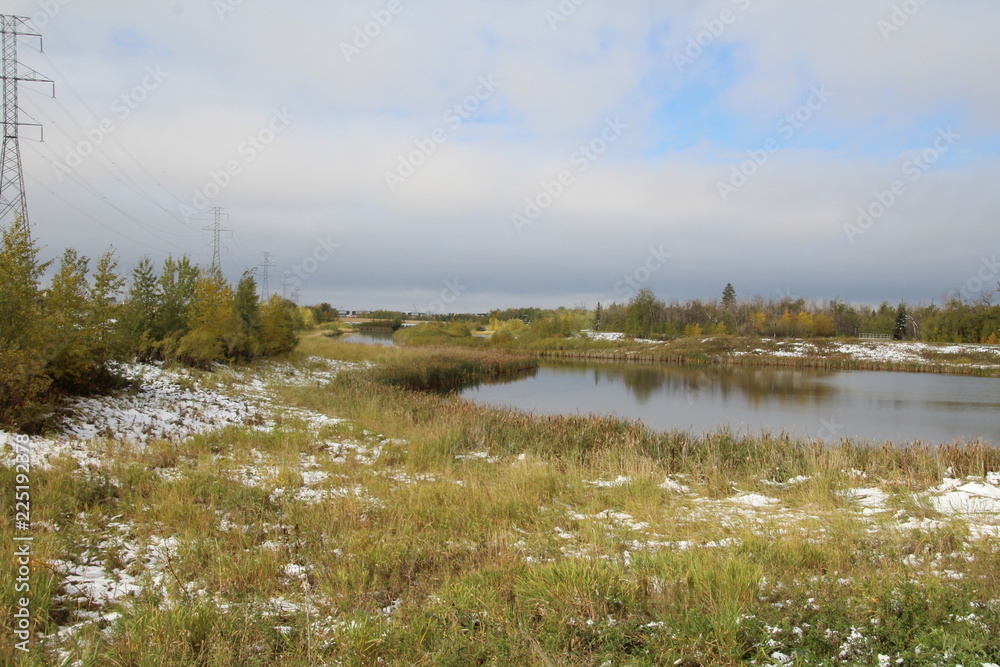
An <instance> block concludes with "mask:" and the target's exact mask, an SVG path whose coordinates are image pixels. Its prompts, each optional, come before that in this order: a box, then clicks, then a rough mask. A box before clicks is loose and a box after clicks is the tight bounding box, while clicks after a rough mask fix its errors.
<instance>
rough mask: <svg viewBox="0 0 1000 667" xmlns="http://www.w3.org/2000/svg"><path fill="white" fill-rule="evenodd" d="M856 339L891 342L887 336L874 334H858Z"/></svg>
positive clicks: (889, 336) (890, 338) (890, 337)
mask: <svg viewBox="0 0 1000 667" xmlns="http://www.w3.org/2000/svg"><path fill="white" fill-rule="evenodd" d="M858 338H860V339H861V340H892V336H891V335H889V334H876V333H863V334H858Z"/></svg>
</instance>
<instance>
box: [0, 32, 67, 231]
mask: <svg viewBox="0 0 1000 667" xmlns="http://www.w3.org/2000/svg"><path fill="white" fill-rule="evenodd" d="M27 21H28V19H27V18H26V17H23V16H11V15H9V14H0V32H2V33H3V47H2V48H3V64H2V71H3V76H2V78H3V150H2V152H0V223H2V222H3V220H4V218H6V217H7V216H8V214H10V213H11V212H13V213H14V215H15V216H21V218H22V219H23V220H24V222H25V224H26V225H28V229H29V230H30V229H31V227H30V224H29V222H28V200H27V197H26V196H25V192H24V170H23V169H22V167H21V146H20V142H19V141H18V128H19V127H20V126H21V125H22V124H23V125H28V123H21V122H20V120H19V118H18V106H17V89H18V84H19V83H20V82H21V81H35V82H39V83H52V86H53V94H54V93H55V84H54V83H53V82H52V80H51V79H44V78H42V77H41V75H40V74H39V73H38V72H36V71H34V70H33V69H31V68H29V67H26V68H25V69H26V70H27V72H26V73H25V74H24V75H23V76H22V75H21V72H20V68H19V66H18V65H19V63H18V62H17V38H18V37H37V38H38V40H39V43H41V39H42V36H41V35H39V34H38V33H35V32H27V31H26V30H27V29H28V28H27Z"/></svg>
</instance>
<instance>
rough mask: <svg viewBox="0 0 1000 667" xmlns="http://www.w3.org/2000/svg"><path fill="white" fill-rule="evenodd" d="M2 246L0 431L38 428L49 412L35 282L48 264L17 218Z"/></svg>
mask: <svg viewBox="0 0 1000 667" xmlns="http://www.w3.org/2000/svg"><path fill="white" fill-rule="evenodd" d="M2 231H3V234H2V242H0V428H5V429H13V430H16V429H21V428H25V427H31V426H34V425H36V424H37V423H38V422H39V420H40V419H41V417H42V415H43V414H44V413H45V412H46V411H47V409H48V399H47V397H46V391H47V390H48V388H49V385H50V380H49V379H48V377H46V376H45V373H44V366H45V363H44V359H43V358H42V355H41V353H40V348H41V343H42V327H41V317H42V313H41V309H40V307H39V303H40V301H41V291H40V289H39V281H40V280H41V277H42V274H43V273H44V271H45V270H46V268H48V265H49V263H48V262H45V263H42V262H39V261H38V248H37V246H36V245H35V243H34V241H33V240H32V239H31V233H30V232H29V230H28V225H27V224H26V223H25V222H24V220H23V219H22V218H21V217H20V216H18V217H17V218H16V219H15V220H14V222H13V223H12V224H11V225H10V227H7V228H4V229H3V230H2Z"/></svg>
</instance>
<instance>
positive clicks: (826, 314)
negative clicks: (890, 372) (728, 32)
mask: <svg viewBox="0 0 1000 667" xmlns="http://www.w3.org/2000/svg"><path fill="white" fill-rule="evenodd" d="M997 291H998V292H1000V290H997ZM592 327H593V328H594V329H595V330H598V331H620V332H623V333H625V334H626V335H629V336H635V337H639V338H678V337H682V336H702V335H727V334H736V335H749V336H773V337H779V338H782V337H796V338H809V337H834V336H839V337H854V336H859V335H861V334H884V335H888V336H891V337H892V338H895V339H897V340H902V339H913V340H924V341H928V342H941V343H986V344H997V343H998V342H1000V340H998V337H1000V305H993V303H992V296H991V295H984V296H983V297H982V298H980V299H979V300H978V301H975V302H970V301H966V300H962V299H958V298H953V299H950V300H949V301H948V302H947V303H946V304H944V305H943V306H938V305H934V304H921V305H916V306H913V305H909V304H906V303H900V304H897V305H895V306H893V305H890V304H889V302H887V301H886V302H883V303H882V304H880V305H879V306H878V307H875V308H872V307H868V306H858V305H852V304H849V303H847V302H846V301H843V300H841V299H833V300H832V301H826V302H822V303H815V302H813V303H809V302H806V300H805V299H801V298H793V297H785V298H782V299H777V300H774V299H772V300H765V299H764V298H762V297H759V296H758V297H752V298H750V299H747V300H744V301H740V300H738V299H737V298H736V292H735V289H733V287H732V285H731V284H729V285H727V286H726V289H725V290H724V291H723V296H722V299H721V300H718V301H714V300H700V299H693V300H690V301H686V302H680V301H669V302H668V301H663V300H661V299H659V298H658V297H657V296H656V295H655V294H654V293H653V292H652V291H651V290H649V289H642V290H640V291H639V292H638V293H637V294H636V295H635V296H634V297H632V299H631V300H629V301H628V302H627V303H612V304H610V305H608V306H602V305H601V304H597V307H596V308H595V309H594V311H593V322H592Z"/></svg>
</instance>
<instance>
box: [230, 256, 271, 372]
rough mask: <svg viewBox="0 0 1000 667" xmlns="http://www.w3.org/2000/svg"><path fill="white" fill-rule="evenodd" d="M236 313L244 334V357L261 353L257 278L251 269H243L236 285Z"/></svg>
mask: <svg viewBox="0 0 1000 667" xmlns="http://www.w3.org/2000/svg"><path fill="white" fill-rule="evenodd" d="M236 315H237V317H239V320H240V325H241V326H242V328H243V332H244V334H245V336H246V339H247V341H246V357H248V358H253V357H256V356H258V355H259V354H260V353H261V350H262V348H263V344H264V322H263V320H262V319H261V314H260V300H259V299H258V298H257V278H256V277H255V272H254V270H253V269H251V270H249V271H245V272H244V273H243V277H242V278H240V282H239V284H237V286H236Z"/></svg>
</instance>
